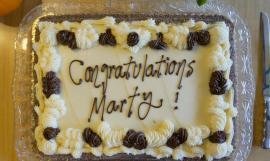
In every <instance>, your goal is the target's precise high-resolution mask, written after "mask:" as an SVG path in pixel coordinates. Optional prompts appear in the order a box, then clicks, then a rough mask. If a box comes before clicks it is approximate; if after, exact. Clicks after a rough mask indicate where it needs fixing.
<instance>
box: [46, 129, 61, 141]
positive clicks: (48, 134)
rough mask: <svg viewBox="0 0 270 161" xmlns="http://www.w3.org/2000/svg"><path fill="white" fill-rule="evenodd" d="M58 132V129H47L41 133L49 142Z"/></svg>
mask: <svg viewBox="0 0 270 161" xmlns="http://www.w3.org/2000/svg"><path fill="white" fill-rule="evenodd" d="M59 132H60V129H59V128H52V127H47V128H45V129H44V131H43V136H44V138H45V139H46V140H51V139H53V138H55V137H56V136H57V134H58V133H59Z"/></svg>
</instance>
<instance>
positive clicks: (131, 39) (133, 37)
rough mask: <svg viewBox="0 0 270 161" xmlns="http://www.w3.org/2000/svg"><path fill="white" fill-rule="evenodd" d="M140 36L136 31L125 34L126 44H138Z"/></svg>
mask: <svg viewBox="0 0 270 161" xmlns="http://www.w3.org/2000/svg"><path fill="white" fill-rule="evenodd" d="M139 40H140V38H139V35H138V34H137V33H136V32H131V33H129V34H128V36H127V44H128V46H135V45H137V44H138V42H139Z"/></svg>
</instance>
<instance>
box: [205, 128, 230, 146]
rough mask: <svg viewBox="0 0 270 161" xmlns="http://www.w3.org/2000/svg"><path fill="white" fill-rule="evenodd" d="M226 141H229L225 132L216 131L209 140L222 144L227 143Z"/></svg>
mask: <svg viewBox="0 0 270 161" xmlns="http://www.w3.org/2000/svg"><path fill="white" fill-rule="evenodd" d="M226 139H227V136H226V133H225V132H224V131H216V132H215V133H213V134H212V135H210V136H209V140H210V141H211V142H212V143H218V144H222V143H224V142H225V141H226Z"/></svg>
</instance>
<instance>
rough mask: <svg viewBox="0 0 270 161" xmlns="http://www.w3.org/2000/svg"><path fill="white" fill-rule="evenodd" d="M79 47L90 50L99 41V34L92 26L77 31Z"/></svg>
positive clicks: (85, 26) (82, 27)
mask: <svg viewBox="0 0 270 161" xmlns="http://www.w3.org/2000/svg"><path fill="white" fill-rule="evenodd" d="M75 37H76V43H77V46H78V47H79V48H81V49H88V48H91V47H92V46H94V45H95V44H96V42H97V40H98V33H97V32H96V31H95V29H94V28H93V27H92V26H91V25H84V26H82V25H81V27H80V28H78V29H77V30H76V31H75Z"/></svg>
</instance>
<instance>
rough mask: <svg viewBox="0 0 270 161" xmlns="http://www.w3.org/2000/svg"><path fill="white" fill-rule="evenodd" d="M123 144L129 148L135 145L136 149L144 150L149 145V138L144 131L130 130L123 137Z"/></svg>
mask: <svg viewBox="0 0 270 161" xmlns="http://www.w3.org/2000/svg"><path fill="white" fill-rule="evenodd" d="M123 145H124V146H126V147H128V148H131V147H134V148H135V149H138V150H142V149H145V148H146V147H147V140H146V137H145V135H144V133H142V132H136V131H134V130H128V132H127V134H126V136H125V137H124V139H123Z"/></svg>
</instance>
